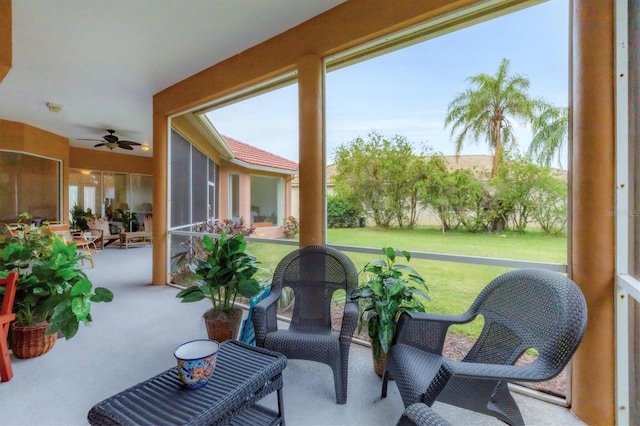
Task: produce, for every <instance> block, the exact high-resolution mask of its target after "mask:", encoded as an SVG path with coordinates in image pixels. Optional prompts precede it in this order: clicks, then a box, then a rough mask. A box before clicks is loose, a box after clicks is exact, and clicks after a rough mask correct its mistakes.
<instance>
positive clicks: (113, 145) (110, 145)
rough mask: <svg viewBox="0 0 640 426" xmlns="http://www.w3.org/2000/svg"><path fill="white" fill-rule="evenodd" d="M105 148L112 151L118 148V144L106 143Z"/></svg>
mask: <svg viewBox="0 0 640 426" xmlns="http://www.w3.org/2000/svg"><path fill="white" fill-rule="evenodd" d="M105 146H106V147H107V148H109V149H114V148H117V147H118V143H117V142H107V143H105Z"/></svg>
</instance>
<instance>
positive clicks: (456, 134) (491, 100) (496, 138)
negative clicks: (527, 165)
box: [444, 58, 541, 176]
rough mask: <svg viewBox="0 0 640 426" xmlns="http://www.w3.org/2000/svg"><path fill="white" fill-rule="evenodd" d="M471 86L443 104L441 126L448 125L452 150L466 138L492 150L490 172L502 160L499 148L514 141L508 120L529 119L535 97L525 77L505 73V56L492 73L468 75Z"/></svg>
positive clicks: (461, 146)
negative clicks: (443, 120) (483, 144)
mask: <svg viewBox="0 0 640 426" xmlns="http://www.w3.org/2000/svg"><path fill="white" fill-rule="evenodd" d="M467 81H468V82H469V83H470V84H471V85H472V87H471V88H469V89H467V90H465V91H463V92H462V93H459V94H458V95H457V96H456V97H455V99H453V101H451V103H449V106H448V108H447V117H446V119H445V122H444V124H445V127H447V126H449V125H451V136H452V137H453V138H454V143H455V145H456V154H457V155H460V151H462V148H463V147H464V144H465V143H466V142H471V143H474V144H477V143H478V142H479V141H481V140H483V141H484V142H486V143H487V144H488V145H489V148H490V149H491V151H492V152H493V166H492V169H491V175H492V176H494V175H495V174H496V171H497V169H498V165H499V164H500V162H501V161H502V155H503V151H504V150H505V149H507V150H508V149H510V148H512V147H514V146H515V145H516V139H515V135H514V134H513V127H512V120H513V119H516V120H519V121H520V122H521V123H522V124H527V123H529V122H532V121H533V119H534V114H533V112H534V110H535V108H536V106H537V105H538V104H539V102H541V101H538V100H535V99H532V98H530V97H529V95H528V93H527V91H528V89H529V79H528V78H525V77H522V76H520V75H518V74H514V75H510V74H509V60H508V59H506V58H505V59H503V60H502V62H501V63H500V66H499V67H498V71H497V72H496V74H495V75H488V74H484V73H482V74H478V75H475V76H472V77H469V78H468V79H467Z"/></svg>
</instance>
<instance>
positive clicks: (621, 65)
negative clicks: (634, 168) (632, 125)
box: [614, 0, 630, 425]
mask: <svg viewBox="0 0 640 426" xmlns="http://www.w3.org/2000/svg"><path fill="white" fill-rule="evenodd" d="M628 7H629V5H628V0H616V3H615V20H616V24H615V25H616V28H615V61H616V62H615V66H616V69H615V75H616V79H615V96H616V98H615V126H616V135H615V139H616V183H615V185H616V186H615V197H616V204H615V206H616V207H615V208H616V215H615V226H616V249H615V253H616V256H615V258H616V273H617V279H616V288H615V296H614V297H615V298H616V300H615V305H614V307H615V316H616V321H615V330H616V331H615V341H616V353H615V359H616V367H615V370H616V381H615V388H616V390H615V398H616V399H615V400H616V424H618V425H627V424H629V407H630V405H629V403H630V400H629V386H630V382H629V362H630V359H629V298H628V295H629V293H627V292H626V291H625V290H624V289H623V288H622V287H620V286H619V285H618V283H620V282H621V281H623V280H622V275H626V274H627V273H628V272H629V214H628V209H629V201H630V200H629V177H630V176H629V164H628V159H627V156H628V153H629V78H628V72H629V54H628V40H629V34H628Z"/></svg>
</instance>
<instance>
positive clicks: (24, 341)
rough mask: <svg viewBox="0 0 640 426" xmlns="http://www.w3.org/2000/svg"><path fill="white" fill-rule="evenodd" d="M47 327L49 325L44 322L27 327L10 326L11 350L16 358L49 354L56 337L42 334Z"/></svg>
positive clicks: (54, 334) (55, 335)
mask: <svg viewBox="0 0 640 426" xmlns="http://www.w3.org/2000/svg"><path fill="white" fill-rule="evenodd" d="M48 327H49V324H48V323H46V322H43V323H40V324H36V325H27V326H18V325H16V324H15V323H14V324H12V325H11V329H12V330H11V331H12V336H13V338H12V342H11V350H12V351H13V354H14V355H15V356H16V358H20V359H28V358H35V357H37V356H40V355H44V354H46V353H47V352H49V351H50V350H51V348H53V346H54V345H55V344H56V340H58V335H57V334H56V333H53V334H44V332H45V331H46V330H47V328H48Z"/></svg>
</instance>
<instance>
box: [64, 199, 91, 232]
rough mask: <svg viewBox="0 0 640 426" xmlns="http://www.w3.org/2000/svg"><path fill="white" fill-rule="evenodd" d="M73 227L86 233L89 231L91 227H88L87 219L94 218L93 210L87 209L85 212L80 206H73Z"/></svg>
mask: <svg viewBox="0 0 640 426" xmlns="http://www.w3.org/2000/svg"><path fill="white" fill-rule="evenodd" d="M70 213H71V226H73V227H74V228H77V229H80V230H81V231H86V230H87V229H89V225H87V219H88V218H89V219H90V218H92V217H93V212H92V211H91V209H87V210H86V211H84V210H83V209H82V207H80V206H79V205H77V204H76V205H75V206H73V208H72V209H71V212H70Z"/></svg>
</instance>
